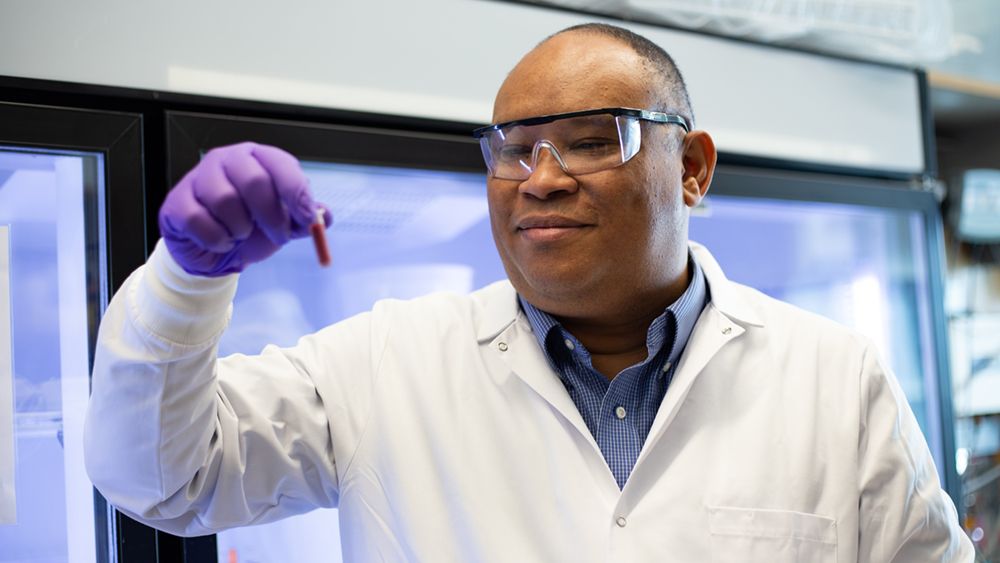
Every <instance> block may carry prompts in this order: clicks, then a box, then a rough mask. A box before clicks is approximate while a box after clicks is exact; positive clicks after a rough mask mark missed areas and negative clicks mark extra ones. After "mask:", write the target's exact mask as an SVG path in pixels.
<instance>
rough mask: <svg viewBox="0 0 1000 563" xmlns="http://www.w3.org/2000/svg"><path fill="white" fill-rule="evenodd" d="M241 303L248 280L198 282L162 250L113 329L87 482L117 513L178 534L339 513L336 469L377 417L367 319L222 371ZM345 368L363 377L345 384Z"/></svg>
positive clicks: (101, 357) (95, 401) (110, 322)
mask: <svg viewBox="0 0 1000 563" xmlns="http://www.w3.org/2000/svg"><path fill="white" fill-rule="evenodd" d="M235 291H236V276H235V275H233V276H227V277H224V278H214V279H211V278H200V277H195V276H190V275H188V274H187V273H185V272H184V271H183V270H182V269H181V268H180V267H179V266H178V265H177V264H176V262H174V261H173V259H172V258H171V257H170V255H169V252H168V251H167V250H166V249H165V248H164V247H163V245H162V243H160V245H158V246H157V248H156V250H155V251H154V252H153V254H152V255H151V256H150V260H149V262H147V264H146V265H145V266H143V267H142V268H140V269H139V270H137V271H136V272H135V273H133V274H132V276H131V277H130V278H129V279H128V280H127V281H126V282H125V284H123V286H122V288H121V289H120V290H119V291H118V293H117V294H116V295H115V297H114V299H113V300H112V302H111V304H110V306H109V307H108V309H107V311H106V313H105V315H104V318H103V320H102V322H101V327H100V330H99V334H98V343H97V350H96V355H95V361H94V373H93V383H92V388H93V389H92V394H91V401H90V405H89V408H88V412H87V421H86V426H85V431H84V449H85V460H86V466H87V471H88V473H89V475H90V477H91V479H92V480H93V482H94V484H95V485H96V486H97V488H98V490H100V491H101V493H102V494H104V496H105V497H106V498H107V499H108V500H109V501H110V502H111V503H112V504H114V505H115V506H116V507H118V508H119V509H121V510H122V511H123V512H125V513H127V514H129V515H130V516H133V517H134V518H137V519H138V520H140V521H143V522H146V523H148V524H150V525H152V526H154V527H157V528H159V529H162V530H166V531H168V532H171V533H174V534H179V535H200V534H207V533H212V532H215V531H218V530H221V529H225V528H229V527H234V526H240V525H245V524H251V523H260V522H266V521H270V520H275V519H278V518H281V517H284V516H288V515H292V514H297V513H301V512H305V511H307V510H309V509H312V508H316V507H329V506H335V505H336V504H337V500H338V492H339V479H338V472H337V471H338V464H337V461H342V462H343V464H344V465H346V462H347V461H348V460H349V459H350V456H351V455H352V454H353V447H354V443H355V441H354V440H355V437H356V436H358V435H360V432H361V430H360V428H359V426H360V424H362V421H363V420H364V419H365V412H364V410H365V408H366V405H367V395H366V393H367V392H368V391H370V386H368V385H367V384H366V383H365V382H366V381H369V380H370V378H368V377H367V374H368V373H369V372H370V371H371V370H370V367H371V364H370V362H369V361H368V358H369V357H370V354H369V350H370V330H369V326H370V323H369V322H368V317H366V316H359V317H356V318H354V319H351V320H348V321H345V322H344V323H340V324H338V325H334V326H333V327H329V328H328V329H325V330H324V331H321V332H320V333H317V334H315V335H311V336H309V337H305V338H303V339H302V340H301V341H300V343H299V344H298V345H297V346H296V347H294V348H291V349H278V348H276V347H268V348H267V349H265V351H264V352H263V353H262V354H261V355H260V356H256V357H246V356H233V357H230V358H225V359H222V360H217V359H216V351H217V344H218V341H219V337H220V335H221V333H222V331H223V330H224V329H225V327H226V326H227V324H228V320H229V316H230V314H231V310H232V305H231V303H232V298H233V296H234V294H235ZM338 354H339V355H338ZM336 370H340V371H341V372H344V371H348V372H350V374H349V375H351V376H352V377H346V378H343V382H342V383H336V379H335V378H332V377H329V372H331V371H336ZM316 378H320V379H322V380H323V381H325V383H323V384H317V382H316ZM338 394H340V395H344V396H340V395H338ZM352 394H353V395H352ZM331 417H333V418H335V419H336V421H332V420H331ZM340 421H342V422H343V427H344V428H343V429H342V430H343V432H340V433H339V434H336V436H335V433H334V432H332V431H331V427H332V426H334V425H335V423H338V424H339V422H340ZM338 429H339V427H338ZM338 457H342V458H343V459H341V460H338V459H337V458H338ZM340 469H343V467H341V468H340Z"/></svg>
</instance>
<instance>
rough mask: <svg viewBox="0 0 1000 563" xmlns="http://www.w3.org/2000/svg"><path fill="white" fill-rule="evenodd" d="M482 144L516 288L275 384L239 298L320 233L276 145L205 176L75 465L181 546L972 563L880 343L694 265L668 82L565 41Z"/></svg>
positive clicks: (523, 70) (697, 169)
mask: <svg viewBox="0 0 1000 563" xmlns="http://www.w3.org/2000/svg"><path fill="white" fill-rule="evenodd" d="M590 110H600V111H590ZM635 110H645V111H635ZM493 117H494V122H495V123H497V124H498V125H496V126H493V127H487V128H484V129H482V130H480V131H478V132H477V134H478V135H479V136H480V137H481V140H482V146H483V153H484V156H485V157H486V161H487V165H488V168H489V170H490V177H489V180H488V196H489V204H490V214H491V220H492V227H493V233H494V237H495V240H496V245H497V249H498V250H499V253H500V256H501V258H502V259H503V263H504V266H505V268H506V271H507V274H508V276H509V278H510V282H509V283H507V282H501V283H498V284H494V285H492V286H490V287H487V288H485V289H483V290H480V291H478V292H476V293H474V294H473V295H471V296H455V295H436V296H430V297H427V298H423V299H417V300H414V301H410V302H398V301H386V302H381V303H379V304H377V305H376V306H375V308H374V309H373V311H372V312H371V313H366V314H363V315H359V316H357V317H354V318H351V319H348V320H346V321H344V322H342V323H338V324H336V325H333V326H330V327H327V328H326V329H323V330H322V331H320V332H318V333H316V334H313V335H310V336H307V337H305V338H303V339H302V340H301V341H300V342H299V344H298V345H297V346H295V347H294V348H291V349H283V350H282V349H277V348H274V347H270V348H268V349H266V350H265V351H264V352H263V353H262V354H261V355H260V356H258V357H244V356H236V357H230V358H226V359H222V360H217V359H216V357H215V345H216V342H217V340H218V336H219V333H220V332H221V331H222V330H223V329H224V327H225V325H226V321H227V312H228V308H229V303H230V300H231V298H232V295H233V292H234V291H235V285H236V276H235V275H229V274H231V273H233V272H239V271H241V270H242V269H243V268H244V267H246V266H247V265H248V264H250V263H252V262H255V261H258V260H261V259H264V258H266V257H267V256H269V255H270V254H271V253H273V252H274V251H275V250H276V249H277V248H279V247H280V246H281V244H283V243H284V242H286V241H287V240H288V239H289V238H291V237H295V236H301V235H303V234H304V233H305V230H306V227H307V225H308V224H309V223H311V222H312V217H313V216H314V213H315V210H316V208H317V205H316V204H315V203H314V202H312V200H311V198H310V197H309V195H308V191H307V190H306V189H305V187H304V186H305V182H304V178H303V177H302V173H301V171H300V170H299V168H298V166H297V163H296V162H295V161H294V159H293V158H292V157H290V156H289V155H287V154H286V153H283V152H281V151H279V150H277V149H274V148H270V147H261V146H257V145H250V144H246V145H237V146H235V147H227V148H223V149H219V150H216V151H213V152H212V153H209V155H207V156H206V158H205V159H204V160H203V161H202V162H201V163H200V164H199V165H198V166H197V167H196V168H195V169H194V170H193V171H192V172H191V173H190V174H189V175H188V176H187V177H185V179H184V180H183V181H182V182H181V183H180V184H179V185H178V186H177V187H176V188H175V189H174V190H173V191H172V192H171V194H170V195H169V196H168V199H167V201H166V203H165V204H164V206H163V209H162V210H161V231H162V233H163V237H164V241H163V243H161V244H160V245H158V247H157V249H156V250H155V251H154V253H153V254H152V255H151V257H150V260H149V262H148V263H147V265H146V266H144V267H143V268H141V269H140V270H138V271H137V272H136V273H135V274H134V275H133V276H132V277H131V278H130V279H129V280H128V281H127V282H126V284H125V285H124V286H123V288H122V289H121V290H120V291H119V292H118V295H116V297H115V300H114V302H113V303H112V305H111V307H109V309H108V312H107V314H106V316H105V319H104V321H103V323H102V327H101V335H100V343H99V347H98V355H97V360H96V363H95V373H94V393H93V399H92V402H91V408H90V411H89V414H88V426H87V433H86V448H87V463H88V470H89V471H90V474H91V477H92V478H93V479H94V482H95V483H96V484H97V486H98V487H99V488H100V490H101V491H102V492H104V494H105V495H106V496H107V497H108V498H109V500H111V502H113V503H114V504H115V505H116V506H119V507H120V508H122V509H123V510H124V511H126V512H127V513H129V514H132V515H134V516H136V517H137V518H139V519H141V520H143V521H146V522H149V523H150V524H152V525H154V526H157V527H159V528H162V529H165V530H168V531H171V532H174V533H179V534H203V533H210V532H212V531H215V530H219V529H223V528H226V527H232V526H240V525H246V524H253V523H259V522H265V521H269V520H273V519H277V518H280V517H283V516H287V515H290V514H295V513H299V512H302V511H306V510H309V509H312V508H315V507H317V506H327V507H328V506H338V507H339V509H340V522H341V526H342V536H343V538H344V546H343V547H344V555H345V559H346V560H348V561H434V562H439V561H463V562H464V561H503V562H507V561H540V562H541V561H545V562H556V561H558V562H562V561H567V562H569V561H573V562H589V561H627V562H636V561H638V562H641V561H684V562H686V561H692V562H702V561H740V562H747V561H766V562H769V563H773V562H792V561H796V562H798V561H808V562H834V561H836V562H848V561H851V562H853V561H905V562H912V561H971V560H972V547H971V544H970V542H969V541H968V539H966V538H965V536H964V534H963V533H962V531H961V529H960V528H959V527H958V524H957V518H956V514H955V509H954V506H953V505H952V504H951V501H950V500H949V499H948V497H947V496H946V495H945V494H944V493H943V492H942V491H941V489H940V487H939V485H938V478H937V475H936V473H935V470H934V466H933V462H932V460H931V456H930V454H929V452H928V449H927V446H926V443H925V442H924V439H923V437H922V436H921V434H920V431H919V429H918V427H917V425H916V422H915V420H914V418H913V415H912V413H911V412H910V410H909V407H908V406H907V403H906V401H905V399H904V397H903V395H902V393H901V391H900V389H899V386H898V385H897V383H896V381H895V379H894V378H893V376H892V375H891V374H890V373H889V372H887V371H886V370H885V369H884V367H883V366H882V364H881V363H880V361H879V360H878V359H877V355H876V353H875V351H874V350H873V349H872V348H871V345H870V344H869V343H868V342H867V341H866V340H865V339H863V338H862V337H860V336H858V335H856V334H854V333H852V332H849V331H847V330H846V329H843V328H841V327H838V326H836V325H834V324H833V323H831V322H829V321H826V320H823V319H821V318H819V317H816V316H814V315H810V314H808V313H805V312H802V311H799V310H797V309H794V308H792V307H790V306H788V305H785V304H782V303H779V302H776V301H774V300H771V299H769V298H767V297H765V296H763V295H761V294H760V293H757V292H755V291H753V290H751V289H749V288H746V287H743V286H739V285H737V284H734V283H732V282H729V281H728V280H726V279H725V277H724V275H723V274H722V272H721V270H720V268H719V266H718V265H717V264H716V263H715V261H714V260H713V259H712V257H711V255H710V254H709V253H708V252H707V251H706V250H705V249H704V248H702V247H700V246H698V245H694V244H690V245H689V243H688V241H687V225H688V214H689V210H690V209H691V208H692V207H694V206H695V205H696V204H697V203H698V202H699V201H700V199H701V198H702V197H703V196H704V194H705V192H706V191H707V190H708V187H709V183H710V182H711V178H712V171H713V169H714V166H715V148H714V146H713V143H712V140H711V138H710V137H709V135H708V134H707V133H705V132H703V131H697V130H693V127H692V124H693V119H692V114H691V110H690V106H689V103H688V100H687V94H686V92H685V88H684V85H683V82H682V80H681V77H680V74H679V73H678V72H677V70H676V68H675V67H674V66H673V63H672V61H671V60H670V58H669V57H668V56H667V55H666V53H663V52H662V51H661V50H660V49H659V48H658V47H656V46H655V45H653V44H651V43H649V42H648V41H646V40H644V39H643V38H641V37H639V36H635V35H633V34H631V33H629V32H626V31H625V30H621V29H618V28H614V27H610V26H600V25H588V26H583V27H579V28H570V29H569V30H565V31H563V32H560V33H558V34H556V35H554V36H552V37H551V38H549V39H547V40H546V41H544V42H543V43H541V44H540V45H539V46H538V47H537V48H535V49H534V50H533V51H531V52H530V53H528V54H527V55H526V56H525V57H524V59H522V60H521V62H520V63H519V64H518V65H517V66H516V67H515V68H514V70H513V71H512V72H511V73H510V75H509V76H508V77H507V79H506V81H505V82H504V84H503V86H502V87H501V88H500V91H499V93H498V95H497V98H496V103H495V109H494V116H493Z"/></svg>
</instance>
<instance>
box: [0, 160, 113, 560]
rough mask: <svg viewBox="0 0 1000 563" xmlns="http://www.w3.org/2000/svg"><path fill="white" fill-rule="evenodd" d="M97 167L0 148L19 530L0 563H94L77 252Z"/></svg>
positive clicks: (1, 550)
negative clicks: (84, 434) (84, 449)
mask: <svg viewBox="0 0 1000 563" xmlns="http://www.w3.org/2000/svg"><path fill="white" fill-rule="evenodd" d="M100 162H101V156H100V155H94V154H85V153H69V152H66V151H44V150H36V149H20V148H14V147H0V225H3V226H6V227H8V229H9V237H10V240H9V246H10V247H9V249H8V248H0V252H9V259H10V270H9V281H10V312H11V319H10V322H11V324H12V326H11V335H12V343H11V344H12V354H11V355H12V357H11V358H0V361H4V362H7V361H11V363H12V365H13V390H14V393H13V396H14V401H13V407H14V409H13V410H14V417H13V419H14V426H13V427H14V437H15V441H14V444H15V460H16V463H15V495H16V503H17V510H16V517H17V521H16V522H15V523H13V524H5V525H0V563H7V562H18V563H57V562H58V563H63V562H72V563H78V562H80V563H85V562H93V561H95V560H96V557H97V554H96V551H95V543H94V542H95V537H94V506H93V489H92V487H91V485H90V482H89V480H88V479H87V476H86V473H85V471H84V469H83V456H82V443H81V441H80V436H81V435H82V423H83V412H84V409H85V407H86V401H87V396H88V392H89V388H88V381H89V373H88V372H89V365H88V354H87V349H88V333H89V319H88V310H89V306H88V302H87V299H88V297H87V296H88V287H87V280H88V278H87V274H86V258H85V255H86V252H85V245H86V244H90V245H94V246H96V245H97V244H98V241H97V240H88V236H87V230H86V229H85V228H84V226H85V225H86V224H89V223H90V222H92V221H96V217H87V216H86V213H88V211H86V209H88V208H87V207H85V205H84V198H85V191H86V187H87V186H91V187H95V188H97V189H98V190H101V189H103V186H102V185H101V177H100V169H101V166H100ZM89 209H90V212H91V213H93V212H94V210H95V209H96V207H94V206H91V207H90V208H89ZM91 238H93V237H91ZM9 384H11V382H5V381H0V385H9ZM2 412H4V411H3V409H0V413H2Z"/></svg>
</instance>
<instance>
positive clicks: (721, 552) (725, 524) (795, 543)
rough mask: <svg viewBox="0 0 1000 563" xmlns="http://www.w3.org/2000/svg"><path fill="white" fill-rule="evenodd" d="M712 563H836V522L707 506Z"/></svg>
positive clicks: (781, 512)
mask: <svg viewBox="0 0 1000 563" xmlns="http://www.w3.org/2000/svg"><path fill="white" fill-rule="evenodd" d="M708 511H709V533H710V534H711V536H712V561H713V562H714V563H737V562H738V563H755V562H761V563H763V562H767V563H799V562H806V561H807V562H809V563H836V561H837V521H836V520H834V519H832V518H826V517H824V516H818V515H816V514H806V513H803V512H792V511H790V510H764V509H756V508H731V507H724V506H714V507H709V508H708Z"/></svg>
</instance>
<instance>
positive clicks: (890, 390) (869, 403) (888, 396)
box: [858, 346, 974, 563]
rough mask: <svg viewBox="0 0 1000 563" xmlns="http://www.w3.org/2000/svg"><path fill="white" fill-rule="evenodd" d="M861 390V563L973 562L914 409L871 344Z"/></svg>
mask: <svg viewBox="0 0 1000 563" xmlns="http://www.w3.org/2000/svg"><path fill="white" fill-rule="evenodd" d="M860 385H861V389H860V391H861V411H860V412H861V421H860V422H861V425H860V428H861V434H860V440H859V450H858V455H859V465H860V474H859V477H860V483H859V486H860V492H861V495H860V506H859V509H860V520H859V526H860V530H859V534H860V536H859V543H858V550H859V554H858V561H859V562H862V563H869V562H870V563H889V562H895V563H908V562H914V561H927V562H931V561H933V562H963V563H964V562H972V561H973V558H974V555H973V548H972V543H971V542H970V540H969V538H968V537H967V536H966V535H965V533H964V532H963V530H962V529H961V527H960V525H959V521H958V515H957V513H956V511H955V506H954V504H953V503H952V501H951V498H950V497H949V496H948V495H947V494H946V493H945V492H944V490H942V488H941V487H940V484H939V480H938V474H937V471H936V470H935V467H934V461H933V458H932V457H931V453H930V450H929V449H928V447H927V443H926V441H925V440H924V437H923V434H922V433H921V431H920V427H919V426H918V425H917V421H916V419H915V417H914V415H913V412H912V411H911V409H910V407H909V403H908V402H907V401H906V397H905V396H904V395H903V391H902V389H901V388H900V386H899V383H898V382H897V380H896V378H895V377H894V376H893V375H892V374H891V373H890V372H889V371H888V370H887V369H886V368H885V367H884V366H883V364H882V362H881V361H880V360H879V359H878V357H877V353H876V352H875V351H874V350H873V349H872V348H871V346H869V347H868V349H867V350H866V352H865V356H864V360H863V367H862V373H861V379H860Z"/></svg>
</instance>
